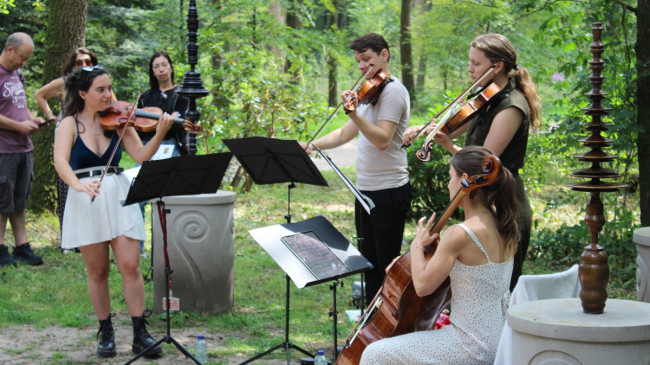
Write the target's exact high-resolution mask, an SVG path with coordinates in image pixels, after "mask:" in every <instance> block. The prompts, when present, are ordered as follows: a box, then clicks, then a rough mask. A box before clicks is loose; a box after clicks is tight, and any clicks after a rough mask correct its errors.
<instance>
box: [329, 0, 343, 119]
mask: <svg viewBox="0 0 650 365" xmlns="http://www.w3.org/2000/svg"><path fill="white" fill-rule="evenodd" d="M332 3H333V5H334V12H330V13H329V16H328V17H327V31H330V32H337V31H338V30H339V29H340V28H339V24H338V23H339V21H338V20H339V15H338V8H339V7H338V5H339V4H338V1H337V0H334V1H333V2H332ZM337 67H338V62H337V60H336V57H332V53H329V54H328V56H327V79H328V82H327V105H328V106H330V107H335V106H337V105H338V104H339V93H338V85H337V83H336V69H337Z"/></svg>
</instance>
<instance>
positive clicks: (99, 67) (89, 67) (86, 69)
mask: <svg viewBox="0 0 650 365" xmlns="http://www.w3.org/2000/svg"><path fill="white" fill-rule="evenodd" d="M103 69H104V68H103V67H102V65H95V66H86V67H82V68H81V70H82V71H86V72H90V71H94V70H103Z"/></svg>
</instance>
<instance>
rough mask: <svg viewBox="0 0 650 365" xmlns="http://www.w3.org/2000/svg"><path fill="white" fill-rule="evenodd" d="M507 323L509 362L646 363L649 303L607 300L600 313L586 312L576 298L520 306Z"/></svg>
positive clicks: (531, 364)
mask: <svg viewBox="0 0 650 365" xmlns="http://www.w3.org/2000/svg"><path fill="white" fill-rule="evenodd" d="M508 324H509V325H510V327H511V328H512V330H513V334H512V363H513V364H518V365H524V364H527V365H541V364H548V365H551V364H558V365H594V364H610V365H611V364H615V365H633V364H634V365H638V364H650V304H648V303H643V302H636V301H629V300H619V299H608V300H607V305H606V307H605V311H604V313H603V314H587V313H584V312H583V311H582V307H581V305H580V299H578V298H565V299H548V300H538V301H532V302H524V303H520V304H516V305H514V306H512V307H511V308H510V309H509V310H508Z"/></svg>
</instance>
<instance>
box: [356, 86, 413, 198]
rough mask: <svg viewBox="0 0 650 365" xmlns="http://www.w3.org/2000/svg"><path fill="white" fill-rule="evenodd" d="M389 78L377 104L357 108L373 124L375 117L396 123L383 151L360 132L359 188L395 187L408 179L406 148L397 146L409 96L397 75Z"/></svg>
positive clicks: (405, 125)
mask: <svg viewBox="0 0 650 365" xmlns="http://www.w3.org/2000/svg"><path fill="white" fill-rule="evenodd" d="M392 79H393V81H392V82H389V83H388V84H386V86H385V87H384V89H383V90H382V92H381V94H380V95H379V100H378V101H377V104H376V105H372V104H361V105H359V107H358V113H359V114H360V115H361V116H363V117H364V118H366V119H367V120H368V121H369V122H370V123H372V124H374V125H377V121H378V120H385V121H389V122H393V123H396V124H397V129H396V130H395V133H394V134H393V138H392V140H391V143H390V145H389V146H388V148H386V149H385V150H383V151H381V150H379V149H378V148H377V147H375V145H373V144H372V143H371V142H370V141H369V140H368V139H367V138H366V137H365V136H364V135H363V133H359V147H358V150H357V186H358V187H359V189H360V190H368V191H376V190H384V189H391V188H397V187H400V186H403V185H405V184H406V183H407V182H408V181H409V175H408V170H407V167H408V163H407V160H406V149H405V148H400V146H401V145H402V138H401V136H402V133H404V131H405V130H406V128H408V126H409V120H410V110H411V99H410V97H409V93H408V91H407V90H406V88H405V87H404V85H403V84H402V83H401V82H400V81H399V80H398V79H397V78H395V77H393V78H392Z"/></svg>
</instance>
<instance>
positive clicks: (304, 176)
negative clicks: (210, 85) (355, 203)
mask: <svg viewBox="0 0 650 365" xmlns="http://www.w3.org/2000/svg"><path fill="white" fill-rule="evenodd" d="M223 143H224V144H225V145H226V146H227V147H228V148H229V149H230V151H232V152H233V154H234V155H235V157H236V158H237V160H238V161H239V163H240V164H241V165H242V167H243V168H244V170H246V172H247V173H248V175H250V177H251V178H252V179H253V182H255V183H256V184H258V185H264V184H277V183H285V182H286V183H289V185H288V187H287V215H285V217H284V218H285V220H286V221H287V223H291V189H293V188H295V187H296V184H295V183H304V184H311V185H319V186H328V185H327V181H325V178H324V177H323V175H321V173H320V171H318V168H317V167H316V165H314V162H313V161H312V160H311V158H309V155H307V153H306V152H305V150H304V149H303V148H302V147H300V144H299V143H298V142H297V141H295V140H281V139H274V138H267V137H247V138H239V139H224V140H223ZM285 276H286V293H285V303H286V305H285V341H284V342H283V343H281V344H279V345H277V346H274V347H272V348H270V349H268V350H267V351H264V352H262V353H261V354H259V355H256V356H254V357H252V358H250V359H248V360H246V361H244V362H243V363H241V364H242V365H243V364H247V363H249V362H251V361H254V360H256V359H259V358H260V357H263V356H265V355H267V354H269V353H271V352H273V351H275V350H277V349H280V348H284V349H285V351H286V354H287V364H288V363H289V362H290V355H289V350H290V349H291V348H294V349H296V350H298V351H300V352H302V353H303V354H305V355H308V356H310V357H313V356H314V355H313V354H310V353H309V352H307V351H306V350H304V349H302V348H300V347H298V346H296V345H294V344H293V343H291V342H290V341H289V298H290V295H289V294H290V283H291V279H290V278H289V275H285Z"/></svg>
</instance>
